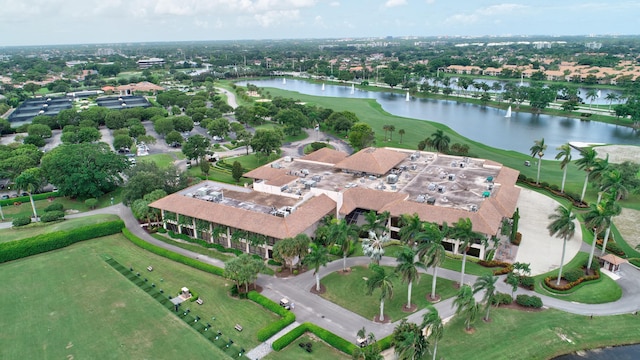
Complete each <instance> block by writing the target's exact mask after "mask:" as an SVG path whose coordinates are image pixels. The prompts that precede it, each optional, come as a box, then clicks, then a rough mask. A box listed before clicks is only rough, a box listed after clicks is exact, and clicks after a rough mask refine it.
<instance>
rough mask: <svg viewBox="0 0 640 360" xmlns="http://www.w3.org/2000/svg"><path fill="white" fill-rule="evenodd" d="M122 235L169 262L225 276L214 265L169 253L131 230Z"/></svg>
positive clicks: (123, 230)
mask: <svg viewBox="0 0 640 360" xmlns="http://www.w3.org/2000/svg"><path fill="white" fill-rule="evenodd" d="M122 234H123V235H124V236H125V237H126V238H127V239H129V241H131V242H132V243H134V244H135V245H137V246H139V247H141V248H143V249H145V250H148V251H150V252H152V253H154V254H156V255H160V256H162V257H165V258H167V259H169V260H173V261H176V262H179V263H181V264H184V265H187V266H191V267H192V268H195V269H198V270H202V271H205V272H208V273H211V274H214V275H218V276H223V275H224V269H222V268H219V267H217V266H214V265H210V264H205V263H203V262H200V261H198V260H195V259H192V258H190V257H187V256H184V255H181V254H177V253H174V252H173V251H169V250H167V249H164V248H161V247H159V246H157V245H154V244H150V243H148V242H146V241H144V240H142V239H140V238H139V237H137V236H136V235H134V234H133V233H132V232H131V231H129V229H127V228H124V229H122Z"/></svg>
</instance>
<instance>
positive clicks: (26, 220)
mask: <svg viewBox="0 0 640 360" xmlns="http://www.w3.org/2000/svg"><path fill="white" fill-rule="evenodd" d="M29 224H31V216H28V215H26V216H16V217H15V218H13V222H12V223H11V225H13V226H15V227H20V226H25V225H29Z"/></svg>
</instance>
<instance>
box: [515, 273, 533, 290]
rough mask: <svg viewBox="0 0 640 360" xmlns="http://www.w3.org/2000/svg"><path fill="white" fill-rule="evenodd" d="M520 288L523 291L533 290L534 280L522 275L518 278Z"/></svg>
mask: <svg viewBox="0 0 640 360" xmlns="http://www.w3.org/2000/svg"><path fill="white" fill-rule="evenodd" d="M518 281H519V283H520V286H522V287H523V288H525V289H529V290H533V288H534V286H535V283H536V280H535V279H534V278H532V277H531V276H526V275H522V276H520V277H519V278H518Z"/></svg>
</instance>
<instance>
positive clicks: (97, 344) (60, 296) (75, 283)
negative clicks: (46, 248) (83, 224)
mask: <svg viewBox="0 0 640 360" xmlns="http://www.w3.org/2000/svg"><path fill="white" fill-rule="evenodd" d="M105 255H108V256H111V257H112V258H114V259H116V260H117V261H118V262H120V263H121V264H123V265H124V266H132V267H133V268H134V269H139V271H140V272H141V273H142V274H141V275H142V276H144V277H147V278H148V279H149V281H150V282H154V283H156V284H158V287H162V288H164V290H165V292H166V293H167V294H171V293H176V294H177V293H178V291H179V289H180V288H181V287H182V286H187V287H189V288H190V289H192V290H193V291H195V292H198V293H199V295H200V297H201V298H202V299H203V300H204V304H203V305H197V304H195V303H186V304H184V305H183V308H187V307H189V308H191V314H192V315H193V316H196V315H197V316H200V317H201V318H202V319H203V320H207V321H208V322H211V323H212V325H213V327H212V329H214V330H216V331H217V330H220V331H222V333H223V334H224V336H231V337H232V339H233V340H234V341H235V343H236V344H237V345H238V346H241V347H244V348H246V349H250V348H252V347H254V346H256V345H258V341H257V340H256V337H255V334H256V332H257V330H258V329H260V328H262V327H264V326H265V325H267V324H268V323H270V322H272V321H274V320H275V319H276V318H277V317H276V316H275V315H274V314H272V313H269V312H267V311H265V310H263V309H262V308H261V307H260V306H258V305H256V304H255V303H253V302H251V301H248V300H236V299H232V298H230V297H229V296H228V295H227V289H228V288H229V286H230V285H231V284H230V283H229V282H228V281H226V280H225V279H222V278H219V277H215V276H213V275H210V274H207V273H204V272H201V271H197V270H194V269H193V268H190V267H187V266H183V265H180V264H177V263H174V262H171V261H169V260H167V259H165V258H162V257H159V256H156V255H153V254H150V253H148V252H146V251H144V250H142V249H139V248H137V247H135V246H134V245H132V244H131V243H129V242H128V241H127V240H126V239H125V238H124V237H123V236H122V235H114V236H109V237H105V238H101V239H95V240H90V241H87V242H84V243H81V244H76V245H73V246H70V247H68V248H65V249H63V250H59V251H54V252H50V253H46V254H41V255H37V256H33V257H30V258H26V259H22V260H18V261H14V262H10V263H6V264H3V265H1V266H0V271H1V272H2V274H3V279H4V281H3V286H5V288H6V289H12V291H5V292H3V293H2V294H1V295H0V304H2V305H3V306H2V307H1V309H0V326H2V328H3V331H2V336H0V357H1V358H5V359H14V358H78V359H80V358H114V359H120V358H149V359H152V358H155V359H159V358H163V359H165V358H176V357H184V356H185V354H188V357H189V358H211V357H214V358H223V357H224V356H223V355H222V352H221V351H220V350H218V349H217V347H216V346H215V345H213V344H212V343H210V342H209V341H208V340H206V339H205V338H204V337H203V336H201V335H199V334H198V333H197V332H196V331H194V330H192V329H191V328H190V327H189V326H188V325H187V324H186V323H184V322H183V321H182V320H180V319H179V318H178V317H177V316H175V315H174V314H173V313H171V312H170V311H168V310H167V309H166V308H164V307H163V306H162V305H161V304H160V303H158V302H157V301H156V300H154V299H153V298H152V297H150V296H149V295H147V294H146V293H145V292H144V291H143V290H141V289H140V288H138V287H137V286H136V285H134V284H133V283H132V282H130V281H129V280H128V279H126V278H125V277H123V276H122V275H121V274H119V273H118V272H116V271H115V270H114V269H113V268H112V267H111V266H110V265H108V264H107V263H106V262H105V261H104V256H105ZM149 265H152V266H153V267H154V271H153V272H148V271H147V270H145V269H146V267H147V266H149ZM213 316H215V320H211V318H212V317H213ZM237 323H238V324H241V325H242V326H243V327H244V331H243V332H240V333H239V332H237V331H235V330H234V329H233V326H234V325H235V324H237ZM69 355H71V357H69Z"/></svg>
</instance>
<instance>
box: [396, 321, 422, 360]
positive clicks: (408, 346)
mask: <svg viewBox="0 0 640 360" xmlns="http://www.w3.org/2000/svg"><path fill="white" fill-rule="evenodd" d="M392 344H393V346H394V348H395V351H394V352H395V354H396V358H397V359H398V360H415V359H421V358H422V357H423V356H424V355H425V354H427V353H428V352H429V343H428V342H427V338H426V337H425V336H424V335H423V333H422V328H421V327H420V326H418V325H417V324H414V323H411V322H408V321H407V319H402V321H400V324H398V325H397V326H396V327H395V329H393V334H392Z"/></svg>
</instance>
